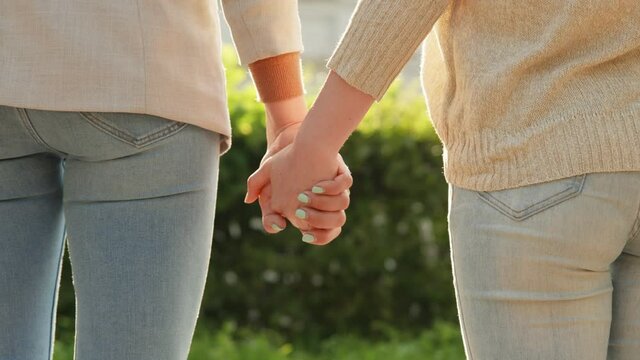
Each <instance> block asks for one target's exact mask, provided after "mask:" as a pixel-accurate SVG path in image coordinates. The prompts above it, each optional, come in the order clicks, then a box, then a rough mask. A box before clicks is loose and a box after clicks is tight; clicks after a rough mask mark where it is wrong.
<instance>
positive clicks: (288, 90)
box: [249, 52, 304, 102]
mask: <svg viewBox="0 0 640 360" xmlns="http://www.w3.org/2000/svg"><path fill="white" fill-rule="evenodd" d="M249 70H250V71H251V76H252V77H253V82H254V83H255V85H256V89H258V94H259V96H260V99H259V100H260V101H262V102H274V101H280V100H285V99H289V98H292V97H296V96H300V95H302V94H304V89H303V86H302V75H301V66H300V53H298V52H292V53H288V54H282V55H278V56H273V57H270V58H266V59H262V60H258V61H256V62H253V63H251V64H249Z"/></svg>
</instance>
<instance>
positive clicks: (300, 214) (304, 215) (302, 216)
mask: <svg viewBox="0 0 640 360" xmlns="http://www.w3.org/2000/svg"><path fill="white" fill-rule="evenodd" d="M296 217H297V218H300V219H306V218H307V212H306V211H304V210H302V209H298V210H296Z"/></svg>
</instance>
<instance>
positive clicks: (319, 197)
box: [298, 190, 351, 211]
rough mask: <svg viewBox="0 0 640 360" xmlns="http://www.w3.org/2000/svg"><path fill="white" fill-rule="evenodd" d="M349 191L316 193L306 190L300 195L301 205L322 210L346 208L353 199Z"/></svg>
mask: <svg viewBox="0 0 640 360" xmlns="http://www.w3.org/2000/svg"><path fill="white" fill-rule="evenodd" d="M348 191H349V190H346V191H343V192H341V193H340V194H338V195H323V194H314V193H312V192H311V191H305V192H302V193H300V194H299V195H298V201H299V202H300V206H306V207H309V208H312V209H316V210H320V211H340V210H346V209H347V208H348V207H349V203H350V200H351V199H350V197H349V192H348Z"/></svg>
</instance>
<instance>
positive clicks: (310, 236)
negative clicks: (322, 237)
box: [302, 234, 316, 243]
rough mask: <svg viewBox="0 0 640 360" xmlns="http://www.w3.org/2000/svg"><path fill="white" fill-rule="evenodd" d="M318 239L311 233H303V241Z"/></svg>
mask: <svg viewBox="0 0 640 360" xmlns="http://www.w3.org/2000/svg"><path fill="white" fill-rule="evenodd" d="M315 240H316V238H315V237H314V236H313V235H311V234H304V235H302V241H304V242H306V243H312V242H314V241H315Z"/></svg>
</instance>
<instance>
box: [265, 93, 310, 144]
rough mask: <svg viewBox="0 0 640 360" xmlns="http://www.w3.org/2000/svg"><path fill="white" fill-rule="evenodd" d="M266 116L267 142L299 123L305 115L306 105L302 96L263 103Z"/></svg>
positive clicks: (269, 142)
mask: <svg viewBox="0 0 640 360" xmlns="http://www.w3.org/2000/svg"><path fill="white" fill-rule="evenodd" d="M264 106H265V112H266V116H267V123H266V131H267V143H268V144H271V142H272V141H273V140H274V139H275V138H276V137H277V136H278V134H280V133H282V132H283V131H284V130H286V129H287V128H290V127H291V126H293V125H295V124H300V123H301V122H302V121H303V120H304V118H305V117H306V115H307V105H306V103H305V101H304V98H303V97H302V96H297V97H294V98H290V99H286V100H281V101H274V102H268V103H264Z"/></svg>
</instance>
